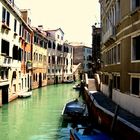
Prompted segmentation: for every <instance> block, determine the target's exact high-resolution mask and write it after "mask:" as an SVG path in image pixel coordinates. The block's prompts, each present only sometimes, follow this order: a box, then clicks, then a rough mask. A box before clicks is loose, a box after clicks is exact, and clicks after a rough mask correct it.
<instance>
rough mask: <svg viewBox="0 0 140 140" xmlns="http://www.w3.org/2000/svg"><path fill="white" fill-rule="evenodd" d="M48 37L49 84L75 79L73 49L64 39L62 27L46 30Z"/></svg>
mask: <svg viewBox="0 0 140 140" xmlns="http://www.w3.org/2000/svg"><path fill="white" fill-rule="evenodd" d="M46 34H47V39H48V76H47V77H48V84H57V83H61V82H63V81H64V80H70V79H73V76H72V62H73V56H72V53H73V49H72V47H71V46H69V45H68V44H67V43H65V41H64V32H63V31H62V29H61V28H58V29H55V30H46Z"/></svg>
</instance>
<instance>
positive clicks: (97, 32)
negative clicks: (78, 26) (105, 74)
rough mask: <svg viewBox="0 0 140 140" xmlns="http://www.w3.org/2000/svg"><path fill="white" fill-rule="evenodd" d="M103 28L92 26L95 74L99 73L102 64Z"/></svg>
mask: <svg viewBox="0 0 140 140" xmlns="http://www.w3.org/2000/svg"><path fill="white" fill-rule="evenodd" d="M100 42H101V28H100V27H96V26H94V25H93V26H92V62H93V65H92V68H93V72H97V71H99V69H100V64H101V46H100Z"/></svg>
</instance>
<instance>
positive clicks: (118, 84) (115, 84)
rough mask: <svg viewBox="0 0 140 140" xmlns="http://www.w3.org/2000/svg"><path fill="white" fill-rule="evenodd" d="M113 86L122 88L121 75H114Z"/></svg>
mask: <svg viewBox="0 0 140 140" xmlns="http://www.w3.org/2000/svg"><path fill="white" fill-rule="evenodd" d="M113 87H114V88H115V89H120V76H116V75H115V76H113Z"/></svg>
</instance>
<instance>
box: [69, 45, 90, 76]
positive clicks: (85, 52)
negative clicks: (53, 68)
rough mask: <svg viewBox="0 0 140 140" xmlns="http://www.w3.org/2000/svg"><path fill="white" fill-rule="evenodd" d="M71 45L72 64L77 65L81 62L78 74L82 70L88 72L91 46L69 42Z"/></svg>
mask: <svg viewBox="0 0 140 140" xmlns="http://www.w3.org/2000/svg"><path fill="white" fill-rule="evenodd" d="M71 45H72V46H73V64H74V65H78V64H79V63H81V67H82V69H81V71H80V74H82V73H84V72H86V73H88V74H90V73H91V71H92V69H91V68H89V63H90V64H91V63H92V48H90V47H87V46H85V45H83V44H81V43H76V44H75V43H71Z"/></svg>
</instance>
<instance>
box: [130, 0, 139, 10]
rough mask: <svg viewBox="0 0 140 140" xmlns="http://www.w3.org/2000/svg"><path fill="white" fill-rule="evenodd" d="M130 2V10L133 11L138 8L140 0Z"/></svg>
mask: <svg viewBox="0 0 140 140" xmlns="http://www.w3.org/2000/svg"><path fill="white" fill-rule="evenodd" d="M131 2H132V10H135V9H136V8H137V7H139V6H140V0H131Z"/></svg>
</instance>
